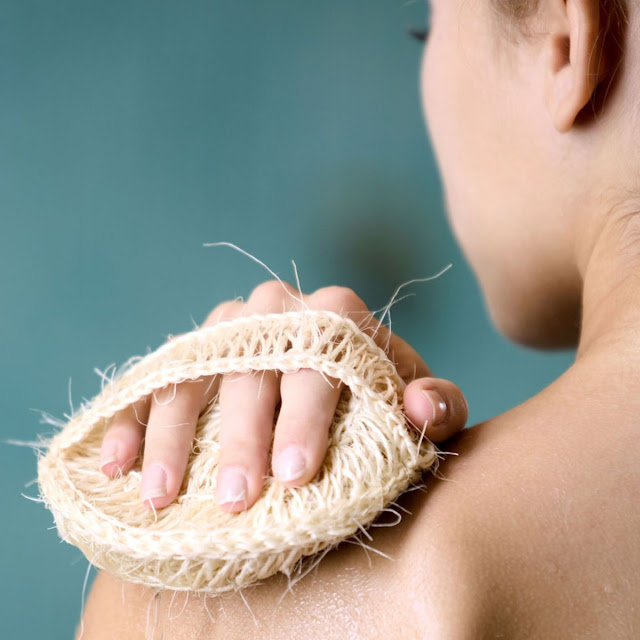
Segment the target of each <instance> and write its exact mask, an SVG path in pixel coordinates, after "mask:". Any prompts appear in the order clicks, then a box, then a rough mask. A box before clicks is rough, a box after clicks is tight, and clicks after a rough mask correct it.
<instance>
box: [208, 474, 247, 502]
mask: <svg viewBox="0 0 640 640" xmlns="http://www.w3.org/2000/svg"><path fill="white" fill-rule="evenodd" d="M246 498H247V477H246V476H245V474H244V472H243V471H241V470H240V469H237V468H235V467H224V468H223V469H221V470H220V471H219V472H218V483H217V486H216V500H217V501H218V504H225V503H227V502H240V501H243V500H246Z"/></svg>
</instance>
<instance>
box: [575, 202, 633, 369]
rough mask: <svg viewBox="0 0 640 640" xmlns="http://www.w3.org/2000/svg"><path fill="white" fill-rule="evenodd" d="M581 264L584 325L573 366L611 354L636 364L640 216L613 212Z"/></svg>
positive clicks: (628, 212) (630, 212) (629, 211)
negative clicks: (592, 357) (584, 360)
mask: <svg viewBox="0 0 640 640" xmlns="http://www.w3.org/2000/svg"><path fill="white" fill-rule="evenodd" d="M604 220H605V222H604V224H603V225H602V228H601V229H599V230H598V232H597V234H596V236H595V237H596V240H595V241H594V242H592V243H591V248H590V250H588V251H585V252H583V256H584V257H585V259H584V260H582V261H580V260H579V268H580V272H581V274H582V276H583V296H582V323H581V331H580V340H579V344H578V349H577V353H576V362H578V361H579V360H582V359H584V358H585V357H587V356H588V355H591V354H594V353H596V352H598V353H599V352H601V351H602V350H603V349H604V350H605V351H607V352H611V351H613V352H615V354H616V357H620V358H623V359H624V361H625V362H638V363H639V364H640V212H638V211H637V209H636V210H633V209H631V208H628V209H627V211H626V212H611V215H609V216H606V217H605V218H604Z"/></svg>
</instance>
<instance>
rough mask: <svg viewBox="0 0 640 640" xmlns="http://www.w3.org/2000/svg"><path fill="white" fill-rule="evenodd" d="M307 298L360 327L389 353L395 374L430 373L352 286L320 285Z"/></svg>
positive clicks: (410, 376) (409, 376) (406, 376)
mask: <svg viewBox="0 0 640 640" xmlns="http://www.w3.org/2000/svg"><path fill="white" fill-rule="evenodd" d="M306 298H307V300H308V302H309V306H310V307H311V308H313V309H326V310H328V311H333V312H335V313H339V314H340V315H343V316H345V317H347V318H350V319H351V320H353V321H354V322H355V323H356V324H357V325H358V327H359V329H360V330H361V331H363V332H364V333H366V334H367V335H368V336H369V337H371V338H372V339H373V341H374V342H375V343H376V344H377V345H378V346H379V347H380V348H381V349H382V350H383V351H385V353H387V354H388V355H389V358H390V360H391V361H392V362H393V363H394V364H395V366H396V370H397V372H398V375H399V376H400V377H401V378H402V379H403V380H404V381H405V382H409V381H411V380H414V379H415V378H417V377H420V378H423V377H427V376H431V375H432V374H431V370H430V369H429V367H428V366H427V364H426V363H425V361H424V360H423V359H422V358H421V357H420V355H419V354H418V352H417V351H416V350H415V349H414V348H413V347H412V346H411V345H410V344H409V343H408V342H406V341H405V340H403V339H402V338H401V337H400V336H398V335H397V334H395V333H393V332H392V331H391V330H390V329H389V328H388V327H387V326H385V325H384V324H382V323H381V322H380V320H378V318H376V317H375V316H374V315H373V313H372V312H371V311H370V310H369V309H368V307H367V305H366V303H365V302H364V300H362V299H361V298H360V297H359V296H358V295H357V294H356V293H355V292H354V291H353V290H352V289H349V288H348V287H340V286H330V287H323V288H321V289H317V290H316V291H314V292H313V293H312V294H311V295H309V296H306Z"/></svg>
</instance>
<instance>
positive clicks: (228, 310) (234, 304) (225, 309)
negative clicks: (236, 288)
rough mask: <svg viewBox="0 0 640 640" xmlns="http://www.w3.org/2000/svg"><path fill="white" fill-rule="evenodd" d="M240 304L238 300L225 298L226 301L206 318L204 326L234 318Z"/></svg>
mask: <svg viewBox="0 0 640 640" xmlns="http://www.w3.org/2000/svg"><path fill="white" fill-rule="evenodd" d="M239 304H241V303H240V302H238V301H237V300H225V301H224V302H221V303H220V304H218V305H216V306H215V307H214V308H213V310H212V311H211V312H210V313H209V315H208V316H207V318H206V320H205V321H204V322H203V323H202V326H203V327H208V326H211V325H212V324H216V323H217V322H220V321H221V320H226V319H229V318H233V317H234V316H235V315H236V311H237V309H238V305H239Z"/></svg>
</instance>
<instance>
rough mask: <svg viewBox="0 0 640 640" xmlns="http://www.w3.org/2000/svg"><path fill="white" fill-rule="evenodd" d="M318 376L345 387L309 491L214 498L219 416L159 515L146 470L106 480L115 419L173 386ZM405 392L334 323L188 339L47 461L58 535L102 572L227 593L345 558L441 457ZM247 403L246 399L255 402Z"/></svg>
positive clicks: (341, 321) (112, 398)
mask: <svg viewBox="0 0 640 640" xmlns="http://www.w3.org/2000/svg"><path fill="white" fill-rule="evenodd" d="M299 368H309V369H314V370H317V371H320V372H322V373H324V374H326V375H329V376H333V377H335V378H338V379H340V380H342V381H343V382H344V383H345V387H344V389H343V391H342V394H341V396H340V399H339V402H338V406H337V409H336V412H335V416H334V419H333V422H332V425H331V427H330V430H329V446H328V450H327V454H326V457H325V459H324V462H323V465H322V467H321V469H320V471H319V472H318V474H317V475H316V476H315V478H314V479H313V480H311V481H310V482H308V483H307V484H306V485H304V486H301V487H285V486H284V485H282V484H280V483H279V482H277V481H276V480H275V479H274V478H273V477H272V476H268V477H267V478H266V479H265V483H264V486H263V488H262V493H261V495H260V497H259V498H258V500H257V502H256V503H255V504H254V505H252V506H251V507H250V508H249V509H247V510H245V511H240V512H237V513H229V512H225V511H223V510H221V509H220V508H219V507H218V504H217V502H216V500H215V497H214V494H215V482H216V475H217V463H218V454H219V444H218V443H219V426H220V407H219V405H218V403H217V397H216V398H215V399H214V401H213V402H212V403H211V404H210V405H209V407H208V408H207V410H206V411H205V412H204V413H203V414H202V415H201V416H200V418H199V420H198V424H197V427H196V435H195V438H194V441H193V447H192V452H191V454H190V457H189V462H188V466H187V471H186V473H185V478H184V481H183V484H182V488H181V490H180V493H179V495H178V497H177V498H176V500H175V501H174V502H172V503H171V504H170V505H169V506H167V507H165V508H163V509H159V510H158V511H157V513H154V512H153V511H152V510H150V509H149V508H148V506H147V505H146V504H144V503H143V502H142V501H141V499H140V481H141V471H140V470H141V466H142V465H141V460H140V459H138V460H137V462H136V465H135V466H134V467H133V469H132V470H131V471H129V473H128V474H126V475H124V476H122V477H120V478H117V479H113V480H112V479H109V478H107V476H106V475H105V474H104V473H103V472H102V471H101V469H100V447H101V443H102V438H103V435H104V432H105V429H106V428H107V427H108V425H109V423H110V419H111V418H112V417H113V416H114V414H115V413H116V412H117V411H119V410H120V409H123V408H124V407H126V406H128V405H129V404H131V403H133V402H135V401H136V400H138V399H140V398H141V397H142V396H145V395H147V394H149V393H151V392H152V391H153V390H154V389H159V388H161V387H164V386H166V385H168V384H173V383H179V382H181V381H183V380H186V379H196V378H199V377H200V376H209V375H213V374H225V373H230V372H249V371H251V370H257V371H262V370H280V371H282V372H285V373H289V372H295V371H296V370H298V369H299ZM404 387H405V383H404V381H403V380H402V379H401V378H400V377H399V376H398V373H397V371H396V369H395V366H394V364H393V363H392V362H391V360H389V358H388V357H387V356H386V354H385V352H384V351H383V350H382V349H381V348H380V347H378V346H377V345H376V343H375V342H374V341H373V339H372V338H371V337H370V336H369V335H367V334H365V333H364V332H362V331H361V330H360V328H359V327H358V325H357V324H356V323H355V322H354V321H353V320H351V319H349V318H345V317H343V316H341V315H339V314H336V313H332V312H329V311H294V312H287V313H280V314H267V315H254V316H248V317H241V318H237V319H235V320H231V321H227V322H220V323H219V324H216V325H213V326H210V327H205V328H201V329H198V330H195V331H192V332H190V333H186V334H183V335H181V336H179V337H177V338H175V339H173V340H171V341H169V342H167V343H165V344H163V345H162V346H161V347H160V348H158V349H157V350H156V351H154V352H153V353H150V354H148V355H146V356H145V357H143V358H141V359H140V360H138V361H137V362H136V363H135V364H133V365H130V366H129V368H128V369H127V370H126V371H124V373H123V372H122V371H121V372H120V373H119V374H118V376H117V377H114V379H113V380H111V381H110V382H109V383H108V384H107V385H106V386H105V387H104V389H103V390H102V391H101V392H100V393H99V394H98V395H97V396H96V397H95V398H93V400H91V402H90V403H87V404H86V405H84V406H83V407H82V408H81V409H80V410H79V411H77V412H76V413H75V414H74V415H73V416H72V417H71V419H70V420H69V422H68V423H67V424H66V425H65V426H64V428H63V429H62V430H61V431H60V432H58V433H57V434H56V435H55V436H54V437H53V438H52V439H51V442H50V444H49V447H48V449H47V451H46V453H45V454H44V455H42V456H41V457H40V459H39V461H38V481H39V484H40V492H41V495H42V498H43V500H44V502H45V504H46V505H47V507H48V508H49V509H51V511H52V512H53V514H54V517H55V522H56V525H57V528H58V532H59V534H60V536H61V537H62V538H63V539H64V540H66V541H67V542H69V543H71V544H74V545H76V546H77V547H79V548H80V549H81V550H82V551H83V553H84V554H85V555H86V556H87V558H88V559H89V560H90V561H91V562H92V563H93V564H94V565H95V566H97V567H99V568H101V569H105V570H106V571H109V572H111V573H113V574H115V575H116V576H118V577H120V578H123V579H125V580H129V581H132V582H138V583H142V584H145V585H148V586H151V587H157V588H168V589H176V590H193V591H202V592H209V593H221V592H225V591H232V590H236V589H239V588H242V587H245V586H248V585H250V584H253V583H255V582H257V581H259V580H262V579H264V578H267V577H268V576H271V575H273V574H275V573H277V572H278V571H282V572H284V573H286V574H287V575H290V574H291V572H292V570H293V568H294V565H295V564H296V562H297V561H298V560H301V559H302V558H303V556H310V555H313V554H316V553H317V552H319V551H322V550H328V548H330V547H334V546H336V545H337V544H338V543H339V542H341V541H342V540H345V539H347V538H349V537H351V536H352V535H353V534H354V533H357V532H358V531H359V530H361V528H364V527H366V526H368V525H370V524H371V523H372V522H373V520H375V518H376V516H377V515H379V514H380V512H381V511H382V510H383V508H384V507H385V506H386V505H387V504H389V503H390V502H392V501H393V500H395V499H396V498H397V497H398V496H399V495H400V494H401V493H402V492H404V491H405V490H406V489H407V488H408V487H409V486H410V485H411V484H413V483H414V482H415V481H416V480H418V479H419V477H420V475H421V472H422V471H424V470H426V469H428V468H429V467H430V466H431V465H432V463H433V462H434V461H435V460H436V454H437V449H436V447H435V445H434V444H433V443H432V442H430V441H429V440H428V439H427V438H423V437H421V434H420V433H418V432H417V431H416V430H415V429H413V428H410V426H409V425H408V424H407V421H406V418H405V416H404V414H403V411H402V391H403V390H404ZM248 401H250V399H248Z"/></svg>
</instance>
